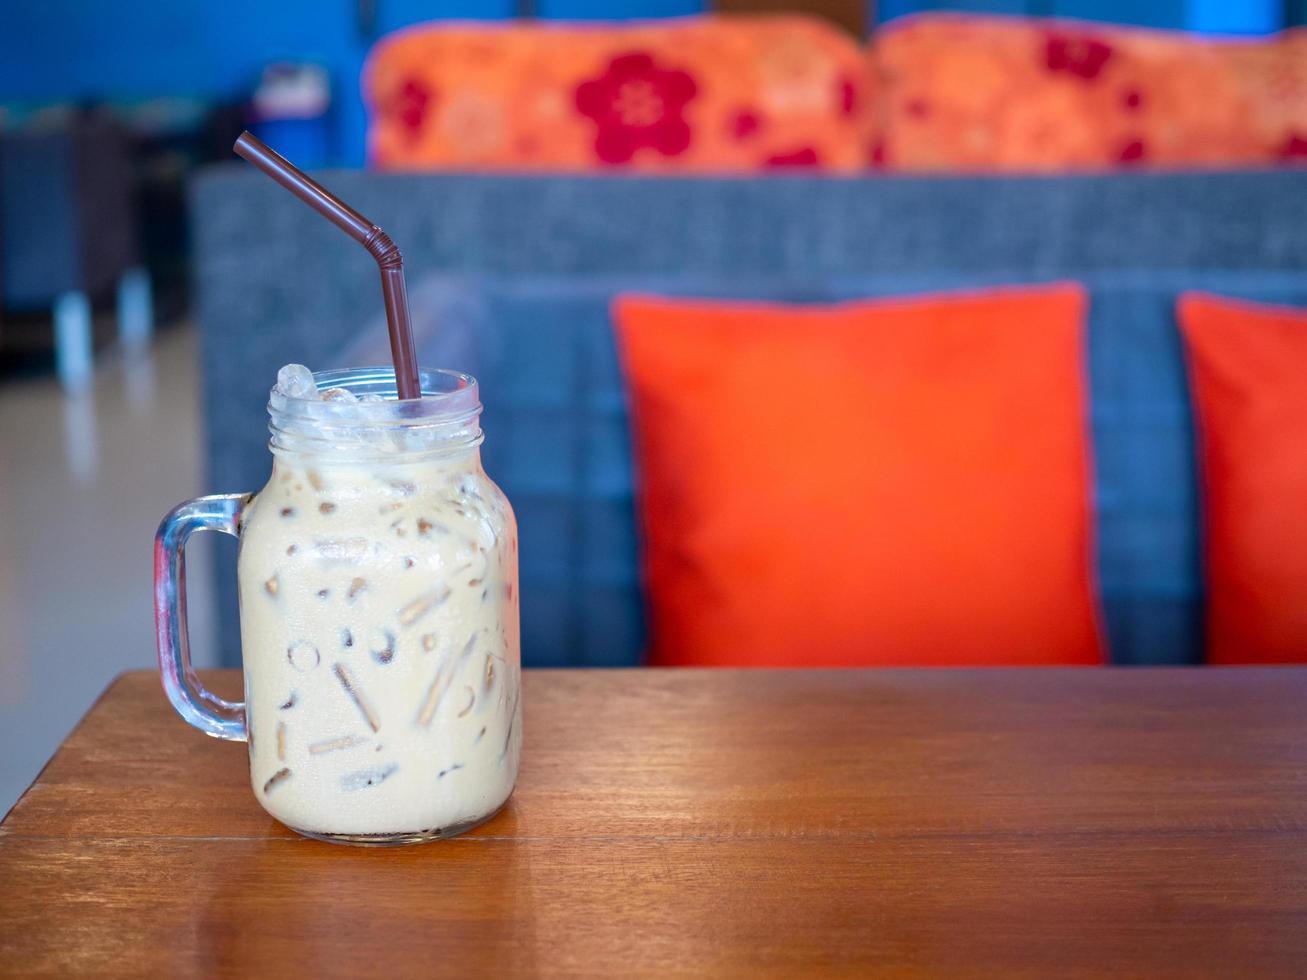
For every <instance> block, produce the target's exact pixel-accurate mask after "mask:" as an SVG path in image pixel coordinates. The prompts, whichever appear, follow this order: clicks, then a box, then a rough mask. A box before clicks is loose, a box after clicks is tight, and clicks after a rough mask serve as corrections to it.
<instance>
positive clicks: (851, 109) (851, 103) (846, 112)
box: [839, 75, 858, 116]
mask: <svg viewBox="0 0 1307 980" xmlns="http://www.w3.org/2000/svg"><path fill="white" fill-rule="evenodd" d="M839 104H840V115H842V116H852V115H853V114H854V113H855V112H857V109H858V86H857V85H856V84H855V83H854V81H853V79H851V78H849V77H848V76H847V75H845V76H843V77H842V78H841V79H840V80H839Z"/></svg>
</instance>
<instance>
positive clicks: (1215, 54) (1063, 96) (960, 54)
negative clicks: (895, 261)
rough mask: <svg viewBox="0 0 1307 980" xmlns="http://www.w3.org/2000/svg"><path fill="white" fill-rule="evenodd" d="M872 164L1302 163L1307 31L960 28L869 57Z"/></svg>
mask: <svg viewBox="0 0 1307 980" xmlns="http://www.w3.org/2000/svg"><path fill="white" fill-rule="evenodd" d="M873 61H874V64H875V66H876V75H877V77H878V79H879V82H878V95H879V101H878V104H877V106H876V109H875V111H876V114H877V116H878V119H877V126H876V128H877V130H878V139H877V142H876V146H875V149H874V152H873V160H874V162H876V163H878V164H880V165H882V166H884V167H886V168H888V169H892V170H905V171H945V170H972V171H975V170H1065V169H1074V168H1088V167H1093V168H1101V167H1109V166H1118V165H1128V166H1140V165H1144V166H1148V165H1151V166H1158V167H1178V166H1193V165H1199V166H1240V165H1243V166H1247V165H1262V164H1270V163H1274V162H1276V161H1283V160H1292V159H1295V158H1297V159H1299V160H1307V30H1297V31H1290V32H1286V33H1285V34H1282V35H1279V36H1277V37H1273V38H1270V39H1260V40H1237V41H1236V40H1224V39H1221V40H1213V39H1210V38H1199V37H1194V36H1193V35H1186V34H1182V33H1171V32H1163V31H1148V30H1139V29H1135V28H1118V27H1105V26H1099V25H1090V24H1084V23H1077V22H1069V21H1056V20H1044V21H1031V20H1019V19H1006V18H997V17H980V16H967V15H950V14H939V15H925V16H920V17H912V18H908V19H906V20H903V21H899V22H896V23H893V24H890V25H889V26H887V27H886V28H884V29H883V30H882V31H881V32H879V33H878V35H877V36H876V39H875V43H874V46H873Z"/></svg>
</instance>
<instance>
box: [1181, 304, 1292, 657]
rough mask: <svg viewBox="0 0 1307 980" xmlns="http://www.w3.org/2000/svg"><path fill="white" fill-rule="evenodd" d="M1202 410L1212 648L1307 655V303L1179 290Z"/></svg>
mask: <svg viewBox="0 0 1307 980" xmlns="http://www.w3.org/2000/svg"><path fill="white" fill-rule="evenodd" d="M1180 323H1181V327H1182V328H1183V330H1184V335H1185V339H1186V341H1187V342H1188V346H1189V370H1190V376H1191V379H1192V382H1193V389H1194V405H1195V410H1196V412H1197V417H1198V441H1199V447H1200V451H1199V456H1200V468H1201V471H1202V485H1203V501H1204V524H1205V528H1204V541H1205V550H1206V566H1207V659H1208V661H1209V662H1210V663H1217V664H1249V663H1304V662H1307V310H1294V309H1289V308H1285V307H1277V306H1265V305H1261V304H1255V303H1246V302H1240V301H1235V300H1226V299H1220V298H1217V297H1215V296H1205V295H1202V294H1196V293H1190V294H1186V295H1185V296H1182V297H1181V299H1180Z"/></svg>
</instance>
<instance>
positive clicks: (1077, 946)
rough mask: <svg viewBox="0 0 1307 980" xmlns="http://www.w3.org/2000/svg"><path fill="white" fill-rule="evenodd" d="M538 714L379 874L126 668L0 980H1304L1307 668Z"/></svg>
mask: <svg viewBox="0 0 1307 980" xmlns="http://www.w3.org/2000/svg"><path fill="white" fill-rule="evenodd" d="M214 681H216V682H217V683H216V684H215V683H213V682H214ZM205 683H206V685H210V686H211V687H212V689H213V690H214V691H216V692H218V693H219V694H220V695H221V696H224V697H229V698H230V697H239V696H240V689H241V681H240V676H239V675H238V674H237V673H236V672H234V671H227V672H223V673H222V674H220V675H214V676H210V677H209V678H206V681H205ZM522 703H523V705H524V706H525V712H526V714H525V719H524V725H523V731H524V733H525V739H526V742H525V745H524V747H523V754H522V759H523V764H522V773H521V777H520V778H519V780H518V785H517V789H516V791H515V793H514V795H513V796H512V798H511V799H510V800H509V802H508V804H507V805H506V806H505V808H504V809H503V811H501V813H500V814H499V815H498V816H497V817H495V818H494V819H492V820H491V821H490V822H488V823H486V824H484V825H483V826H481V827H478V828H476V829H475V830H472V831H470V832H469V833H467V834H465V835H464V836H463V837H460V838H457V839H454V840H449V841H440V842H437V843H433V844H423V845H419V846H414V847H404V848H393V849H385V850H364V849H361V848H347V847H341V846H338V845H332V844H324V843H321V842H318V841H311V840H306V839H304V838H300V837H297V836H296V835H295V834H293V833H292V832H291V831H289V830H286V829H285V828H284V827H282V826H281V825H279V824H277V823H275V822H274V821H273V819H272V818H271V817H269V816H268V815H267V814H266V813H264V812H263V810H262V809H260V807H259V805H258V803H257V802H256V801H255V798H254V794H253V792H252V791H251V789H250V784H249V760H248V756H247V753H246V752H245V751H244V750H243V748H242V747H241V746H237V745H229V744H224V743H221V742H216V741H214V740H213V739H208V738H204V737H202V736H201V735H199V734H198V733H196V732H193V731H191V730H190V729H189V728H187V727H186V726H185V725H183V724H182V723H181V722H180V721H178V719H177V717H176V716H175V715H174V713H173V711H172V709H171V708H170V707H169V705H168V702H167V700H166V699H165V698H164V697H163V694H162V693H161V692H160V690H159V680H158V677H157V676H156V675H155V673H154V672H152V671H151V672H148V673H145V672H138V673H131V674H126V675H124V676H122V677H120V678H119V679H118V680H117V681H116V682H115V683H114V685H113V686H112V687H111V688H110V689H109V691H108V692H107V693H106V694H105V695H104V697H103V698H101V700H100V701H99V703H98V704H97V705H96V706H95V708H94V709H92V711H91V713H90V714H89V715H88V716H87V718H86V719H85V721H83V722H82V724H81V725H80V726H79V727H78V728H77V730H76V731H75V732H73V734H72V735H71V736H69V738H68V740H67V741H66V742H65V743H64V745H63V747H62V748H61V749H60V750H59V752H58V753H57V754H56V755H55V757H54V759H53V760H52V761H51V762H50V764H49V766H47V767H46V769H45V771H44V772H43V773H42V774H41V778H40V781H39V782H38V784H37V785H36V786H34V787H33V788H32V789H31V790H29V791H28V792H27V794H26V795H25V796H24V797H23V798H22V799H21V800H20V801H19V802H18V804H17V805H16V806H15V807H14V809H13V811H11V812H10V814H9V816H8V817H7V818H6V820H5V821H4V823H3V825H0V972H3V973H5V974H6V975H12V976H38V975H39V976H61V977H67V976H103V975H106V974H114V975H119V974H121V975H129V976H157V977H177V978H181V977H193V976H194V977H211V976H215V975H221V976H233V977H245V976H315V977H316V976H342V977H357V976H393V977H416V976H432V975H450V976H488V977H512V976H533V977H534V976H554V975H566V976H572V975H586V976H590V975H596V976H613V975H620V976H637V977H670V976H742V977H760V976H775V977H808V976H829V975H840V976H846V975H847V976H880V975H890V976H974V977H1063V976H1121V977H1177V978H1179V977H1183V978H1192V977H1231V976H1249V977H1290V976H1298V975H1301V973H1302V967H1303V964H1304V963H1307V847H1304V839H1303V838H1304V834H1303V829H1302V828H1303V827H1305V826H1307V712H1304V711H1303V705H1304V704H1305V703H1307V669H1299V668H1281V669H1269V670H1248V669H1239V668H1234V669H1228V670H1220V671H1216V670H1210V671H1207V670H1196V669H1189V670H1132V671H1127V670H1101V671H1098V670H1039V669H1035V670H970V671H966V670H868V671H711V670H639V671H611V670H609V671H598V670H591V671H527V672H526V673H525V674H524V676H523V693H522Z"/></svg>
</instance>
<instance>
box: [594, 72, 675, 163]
mask: <svg viewBox="0 0 1307 980" xmlns="http://www.w3.org/2000/svg"><path fill="white" fill-rule="evenodd" d="M697 91H698V86H697V85H695V82H694V79H693V78H692V77H690V75H689V73H687V72H683V71H681V70H679V69H676V68H660V67H658V65H657V64H655V63H654V60H653V57H652V56H650V55H648V54H646V53H644V52H633V53H630V54H622V55H618V56H617V57H615V58H613V60H612V61H610V62H609V63H608V68H607V69H606V70H605V72H604V74H602V75H601V76H599V77H598V78H594V79H591V80H590V81H588V82H582V83H581V84H580V85H578V86H577V87H576V110H577V112H579V113H581V115H583V116H589V117H590V118H591V119H593V120H594V123H595V127H596V129H597V132H596V134H595V155H596V156H597V157H598V158H599V159H600V160H602V161H604V162H605V163H628V162H630V159H631V157H632V156H634V155H635V151H636V150H639V149H642V148H645V147H648V148H649V149H651V150H656V151H657V152H658V153H661V154H663V155H664V156H676V155H677V154H679V153H683V152H684V151H685V148H686V147H688V146H689V145H690V124H689V123H687V122H686V121H685V118H684V115H683V113H684V111H685V106H686V104H687V103H688V102H689V101H690V100H691V99H693V98H694V96H695V93H696V92H697Z"/></svg>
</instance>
